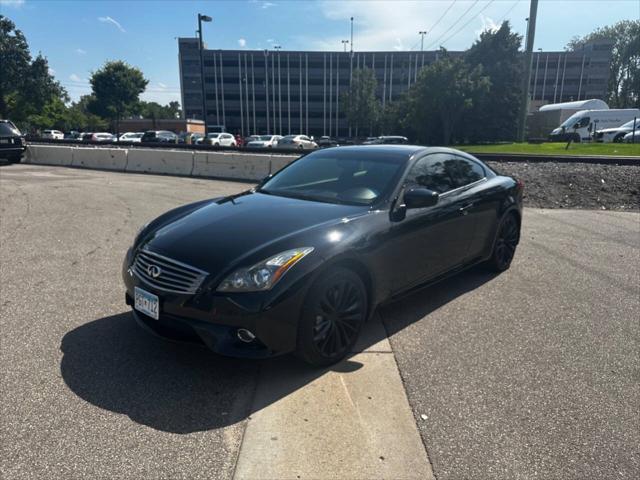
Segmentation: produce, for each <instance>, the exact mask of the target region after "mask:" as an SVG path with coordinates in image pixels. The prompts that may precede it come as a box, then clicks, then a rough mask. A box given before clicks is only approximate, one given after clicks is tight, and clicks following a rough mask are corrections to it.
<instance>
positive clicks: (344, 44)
mask: <svg viewBox="0 0 640 480" xmlns="http://www.w3.org/2000/svg"><path fill="white" fill-rule="evenodd" d="M341 42H342V46H343V47H344V53H347V44H348V43H349V40H341Z"/></svg>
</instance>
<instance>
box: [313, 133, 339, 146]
mask: <svg viewBox="0 0 640 480" xmlns="http://www.w3.org/2000/svg"><path fill="white" fill-rule="evenodd" d="M316 143H317V144H318V148H328V147H339V146H340V144H339V143H338V141H337V140H335V139H333V138H331V137H327V136H323V137H320V138H319V139H318V141H317V142H316Z"/></svg>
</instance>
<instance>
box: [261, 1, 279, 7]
mask: <svg viewBox="0 0 640 480" xmlns="http://www.w3.org/2000/svg"><path fill="white" fill-rule="evenodd" d="M275 6H276V4H275V3H271V2H264V3H263V4H262V8H271V7H275Z"/></svg>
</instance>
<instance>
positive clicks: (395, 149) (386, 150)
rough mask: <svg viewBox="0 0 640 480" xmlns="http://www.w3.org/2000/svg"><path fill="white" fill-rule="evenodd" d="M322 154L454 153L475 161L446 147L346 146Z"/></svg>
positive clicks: (471, 156)
mask: <svg viewBox="0 0 640 480" xmlns="http://www.w3.org/2000/svg"><path fill="white" fill-rule="evenodd" d="M321 151H324V152H327V151H340V152H358V153H363V152H368V151H371V152H373V151H375V152H376V153H388V154H389V155H393V156H395V157H396V158H402V157H404V158H407V159H408V158H410V157H417V156H420V157H422V156H424V155H429V154H431V153H454V154H456V155H459V156H461V157H466V158H471V159H474V160H476V161H477V159H476V158H475V157H474V156H473V155H470V154H468V153H466V152H463V151H461V150H456V149H454V148H447V147H425V146H423V145H347V146H344V147H336V149H335V150H334V149H333V148H332V149H325V150H321Z"/></svg>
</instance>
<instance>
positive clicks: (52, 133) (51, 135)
mask: <svg viewBox="0 0 640 480" xmlns="http://www.w3.org/2000/svg"><path fill="white" fill-rule="evenodd" d="M42 138H46V139H49V140H63V139H64V133H63V132H61V131H60V130H43V131H42Z"/></svg>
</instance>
